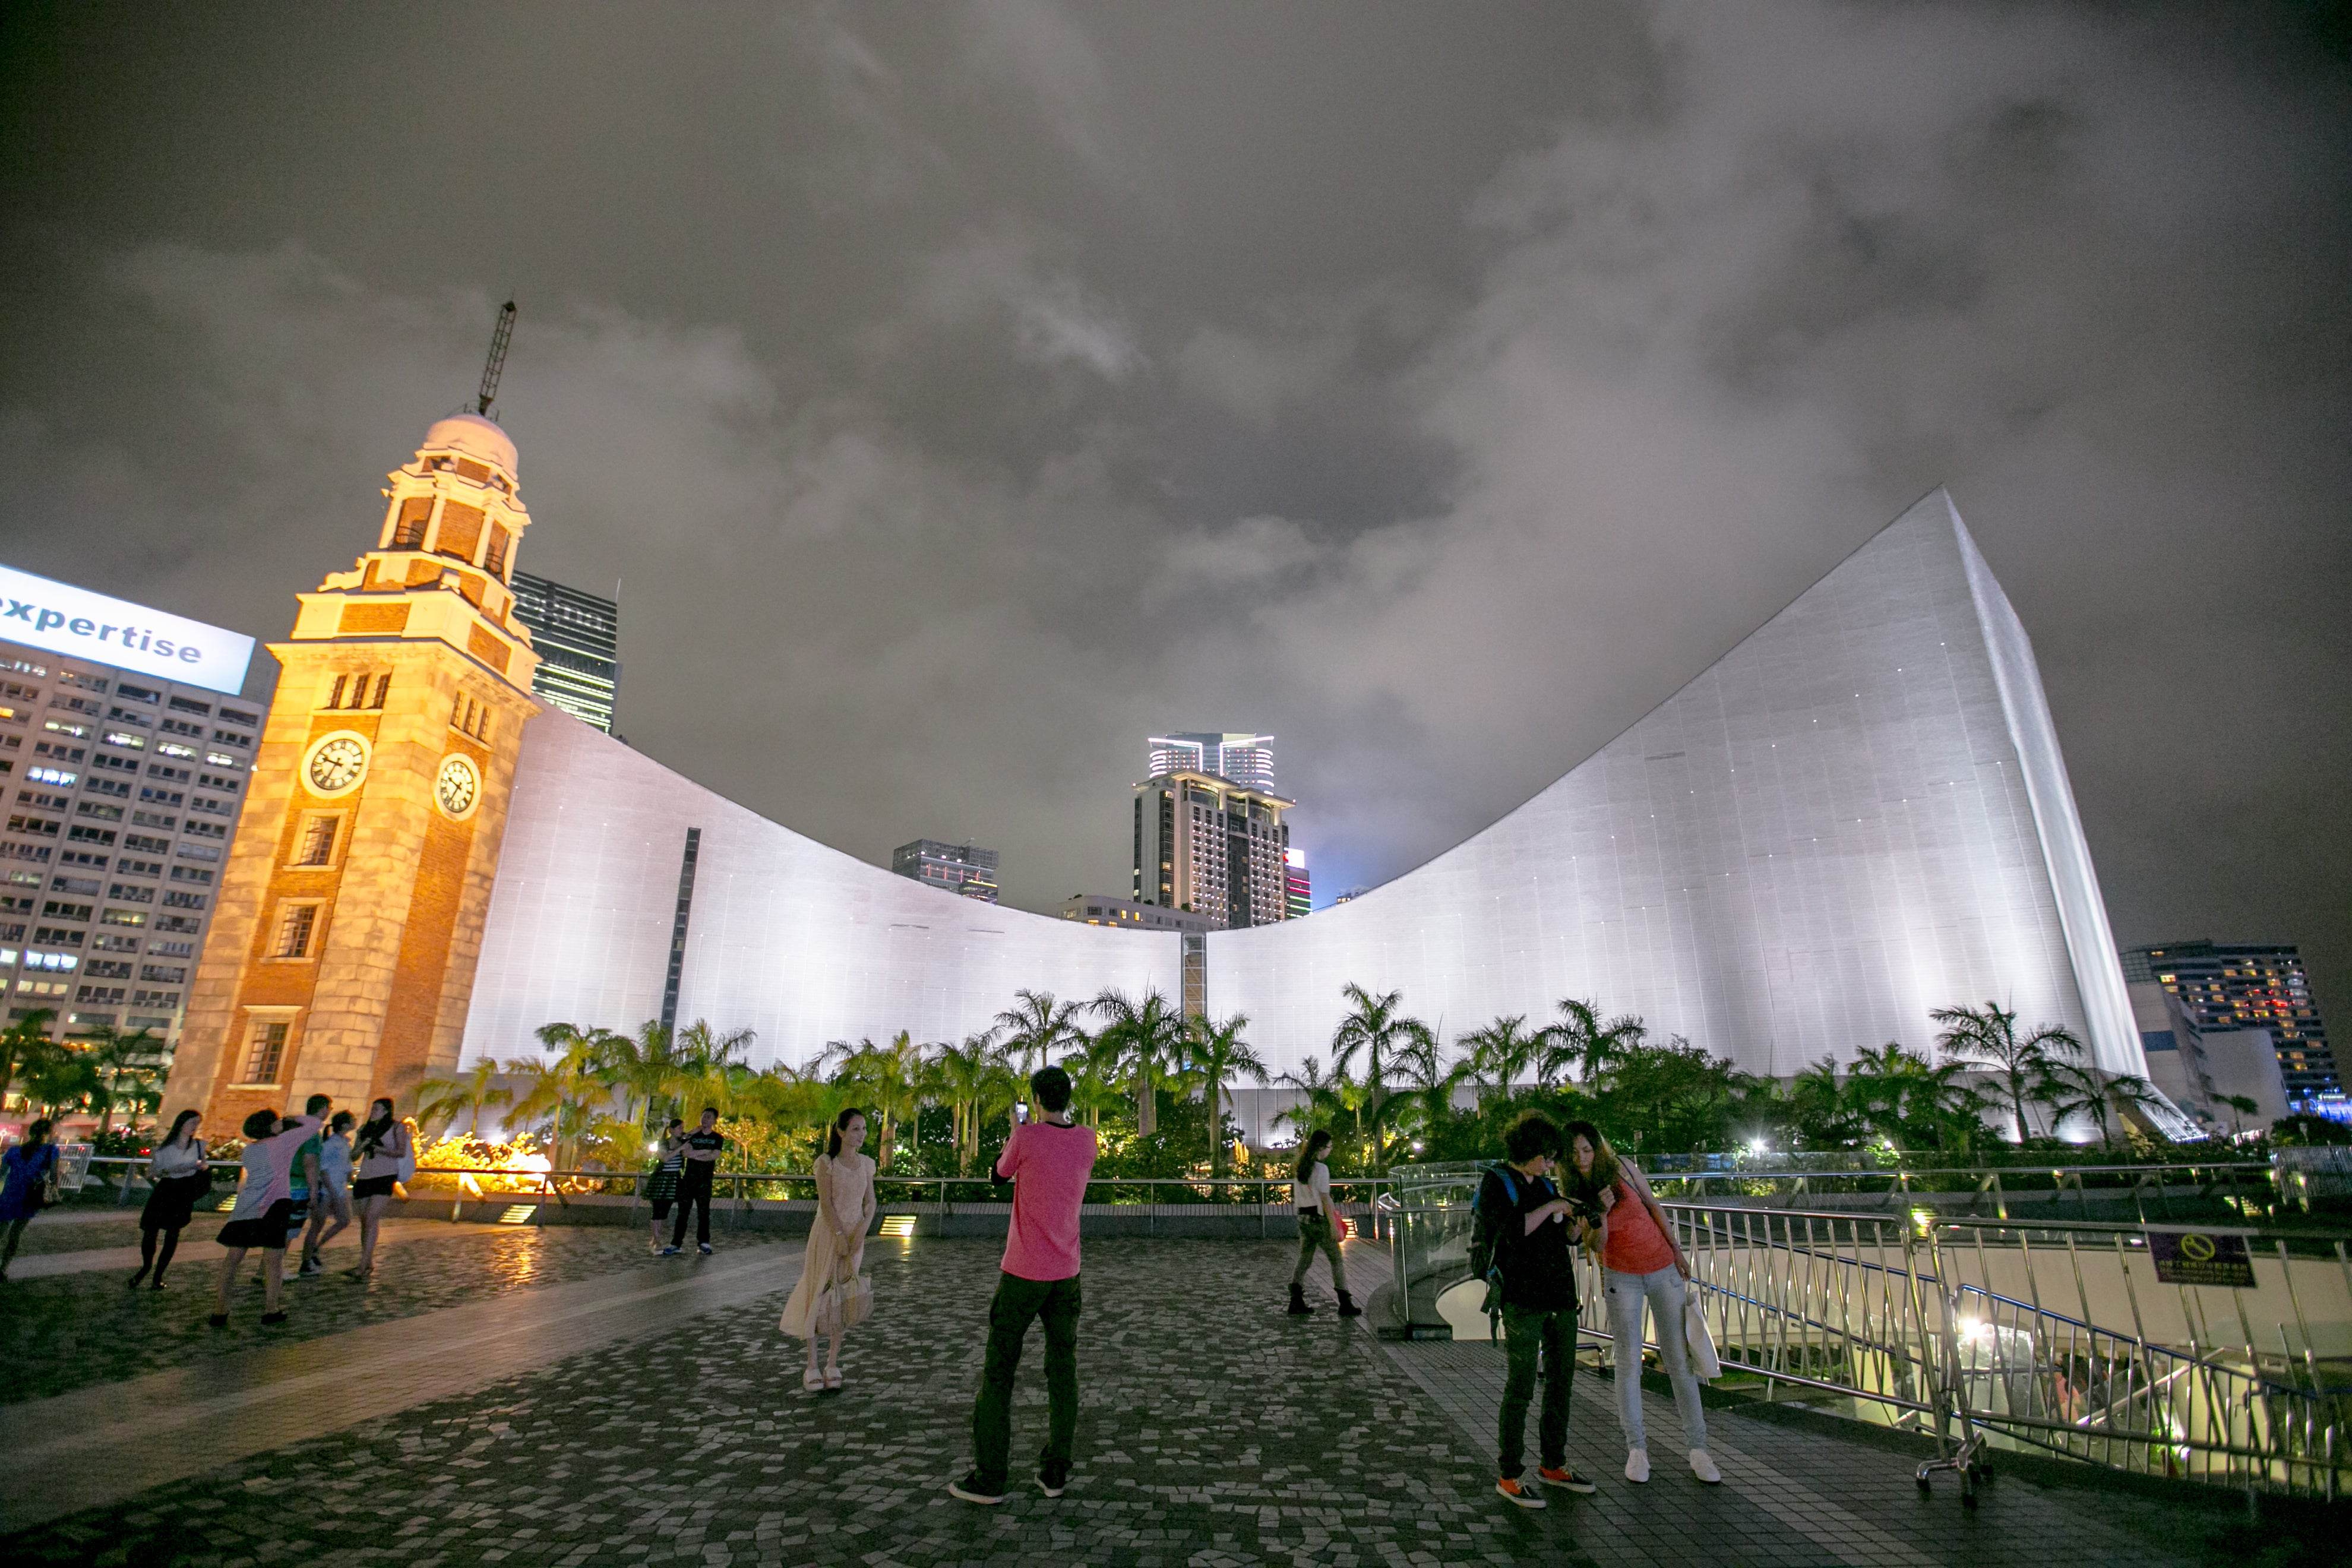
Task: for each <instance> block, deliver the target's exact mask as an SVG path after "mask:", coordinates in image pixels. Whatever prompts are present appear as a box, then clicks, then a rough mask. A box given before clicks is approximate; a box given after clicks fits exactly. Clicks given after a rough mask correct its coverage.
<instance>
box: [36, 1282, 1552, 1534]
mask: <svg viewBox="0 0 2352 1568" xmlns="http://www.w3.org/2000/svg"><path fill="white" fill-rule="evenodd" d="M998 1251H999V1249H998V1247H996V1246H995V1245H993V1244H990V1243H985V1242H952V1241H933V1240H925V1241H920V1242H917V1243H913V1244H910V1245H907V1246H903V1247H902V1246H901V1245H900V1244H897V1243H889V1242H879V1241H877V1242H876V1243H873V1244H870V1245H869V1247H868V1251H867V1255H866V1256H867V1259H868V1264H869V1268H870V1271H871V1272H872V1274H873V1276H874V1279H875V1286H876V1291H877V1297H878V1299H879V1308H878V1310H877V1318H876V1320H875V1321H874V1322H873V1323H872V1324H870V1325H868V1326H867V1328H866V1330H864V1331H860V1332H859V1333H858V1334H857V1335H856V1336H854V1337H853V1339H852V1341H851V1347H850V1351H849V1354H848V1356H847V1358H846V1363H845V1364H846V1365H847V1367H848V1370H849V1372H850V1376H851V1382H850V1385H849V1387H848V1389H847V1390H846V1391H845V1393H844V1394H841V1395H838V1396H833V1397H827V1398H823V1399H813V1398H810V1397H808V1396H807V1395H804V1394H802V1393H801V1392H800V1389H799V1377H798V1374H799V1352H798V1350H797V1347H795V1346H793V1345H791V1344H788V1343H787V1342H784V1341H782V1338H781V1336H780V1335H779V1334H778V1333H777V1331H776V1329H775V1314H776V1311H777V1310H778V1308H779V1307H780V1306H781V1301H780V1300H775V1299H770V1300H766V1301H763V1302H761V1303H760V1304H758V1305H756V1306H753V1307H751V1308H747V1309H744V1310H737V1311H730V1312H724V1313H718V1314H712V1315H710V1316H708V1317H705V1318H702V1319H699V1320H696V1321H692V1322H689V1323H688V1324H685V1325H682V1326H681V1329H680V1331H678V1332H677V1334H675V1335H671V1336H668V1337H666V1338H659V1339H655V1340H650V1341H639V1342H633V1343H630V1344H626V1345H622V1346H617V1347H614V1348H611V1349H608V1350H605V1351H600V1352H593V1353H589V1354H585V1355H582V1356H578V1357H575V1358H573V1359H572V1360H570V1361H567V1362H565V1363H562V1365H561V1366H559V1367H557V1368H554V1369H552V1370H550V1371H547V1372H543V1373H538V1374H535V1375H532V1376H528V1377H523V1378H519V1379H514V1380H510V1381H509V1382H508V1383H505V1384H499V1386H497V1387H495V1388H493V1389H490V1390H488V1391H486V1392H485V1393H484V1394H481V1395H480V1396H478V1397H475V1398H469V1399H464V1400H453V1401H447V1402H445V1403H443V1404H440V1405H430V1406H426V1407H424V1408H421V1409H418V1410H415V1411H411V1412H408V1413H405V1414H404V1415H400V1416H398V1417H396V1418H394V1419H391V1420H387V1421H380V1422H376V1423H373V1424H371V1425H369V1426H364V1427H361V1428H357V1429H354V1430H352V1431H350V1432H346V1433H343V1434H341V1435H339V1436H333V1437H330V1438H325V1439H321V1440H319V1441H316V1442H313V1443H310V1444H306V1445H303V1446H301V1447H299V1449H297V1450H296V1451H294V1452H293V1453H290V1454H279V1455H273V1456H267V1457H264V1458H257V1459H254V1460H250V1461H247V1462H244V1463H241V1464H238V1465H236V1466H233V1467H231V1468H227V1469H226V1470H224V1471H221V1472H219V1473H216V1474H215V1475H212V1476H208V1477H205V1478H204V1479H201V1480H196V1481H190V1482H184V1483H180V1484H176V1485H173V1486H170V1487H164V1488H159V1489H155V1490H154V1491H152V1492H150V1493H147V1494H145V1495H144V1496H143V1497H142V1498H141V1499H139V1500H136V1501H135V1502H134V1503H133V1504H131V1505H130V1506H127V1507H124V1508H121V1509H116V1510H93V1511H92V1513H90V1514H87V1515H82V1516H79V1517H77V1518H75V1519H72V1520H68V1521H60V1522H59V1523H57V1524H53V1525H50V1526H46V1527H43V1528H42V1529H40V1530H37V1531H31V1532H28V1534H27V1536H26V1538H23V1539H20V1540H17V1541H15V1542H0V1552H5V1554H6V1555H8V1556H10V1557H11V1558H12V1559H13V1560H15V1561H17V1562H25V1563H66V1562H71V1563H110V1562H123V1563H132V1562H137V1563H147V1562H175V1563H191V1564H215V1563H216V1564H221V1565H222V1568H228V1565H231V1564H238V1563H274V1562H281V1561H282V1562H289V1563H291V1562H303V1561H315V1560H318V1559H319V1558H320V1557H322V1556H325V1555H327V1554H330V1553H333V1554H338V1555H341V1554H343V1553H345V1552H350V1551H352V1550H353V1549H354V1548H355V1547H357V1548H358V1549H360V1550H362V1551H363V1552H364V1551H367V1550H368V1549H370V1548H373V1550H374V1551H375V1552H378V1553H381V1554H383V1555H384V1556H386V1557H387V1558H390V1559H393V1560H396V1561H398V1562H400V1563H404V1564H407V1565H409V1568H427V1565H431V1564H439V1563H488V1562H500V1563H548V1564H571V1563H591V1562H599V1563H603V1562H610V1563H628V1564H635V1563H677V1562H685V1561H692V1562H696V1563H705V1564H709V1565H711V1568H723V1565H726V1564H732V1563H843V1564H846V1563H859V1564H874V1565H877V1568H880V1565H882V1564H893V1563H897V1564H907V1565H908V1568H933V1565H943V1564H951V1563H952V1564H961V1563H1013V1562H1015V1561H1036V1560H1039V1559H1040V1558H1049V1559H1052V1560H1055V1561H1059V1562H1069V1563H1081V1562H1082V1563H1102V1564H1111V1565H1118V1568H1162V1565H1167V1568H1175V1565H1197V1568H1214V1565H1222V1564H1226V1563H1259V1562H1278V1563H1299V1564H1305V1563H1318V1564H1319V1563H1328V1564H1334V1565H1338V1568H1345V1565H1351V1564H1356V1563H1397V1564H1429V1565H1431V1568H1437V1565H1441V1564H1451V1563H1462V1564H1481V1565H1484V1564H1496V1565H1501V1564H1513V1565H1517V1564H1527V1565H1529V1568H1533V1565H1534V1564H1537V1563H1546V1564H1559V1563H1569V1564H1573V1563H1584V1562H1587V1561H1589V1560H1588V1559H1586V1558H1585V1557H1584V1556H1583V1555H1582V1553H1580V1552H1578V1551H1577V1550H1576V1548H1575V1545H1574V1541H1573V1532H1572V1530H1570V1528H1569V1526H1570V1523H1571V1521H1570V1516H1569V1515H1568V1514H1567V1513H1566V1512H1564V1511H1563V1512H1562V1513H1560V1514H1557V1515H1553V1516H1549V1517H1545V1516H1531V1515H1526V1514H1522V1513H1520V1512H1518V1511H1517V1510H1509V1509H1507V1508H1502V1507H1499V1506H1498V1503H1499V1500H1497V1499H1496V1498H1495V1496H1494V1494H1493V1492H1492V1490H1491V1487H1492V1484H1493V1483H1492V1479H1491V1477H1490V1476H1489V1475H1488V1473H1487V1470H1486V1465H1485V1464H1484V1463H1482V1462H1481V1460H1480V1459H1479V1458H1478V1457H1477V1456H1475V1454H1473V1453H1471V1452H1470V1451H1468V1450H1467V1449H1466V1447H1465V1445H1464V1444H1463V1443H1462V1442H1461V1440H1460V1437H1459V1435H1458V1434H1457V1433H1456V1432H1455V1430H1454V1427H1453V1426H1452V1424H1451V1422H1450V1421H1449V1419H1448V1418H1447V1416H1446V1415H1445V1414H1444V1412H1443V1411H1442V1410H1440V1409H1438V1408H1437V1407H1436V1406H1435V1405H1433V1403H1432V1402H1431V1401H1430V1400H1429V1399H1428V1398H1427V1396H1426V1395H1425V1394H1423V1391H1422V1390H1421V1388H1420V1387H1419V1386H1418V1384H1415V1383H1414V1382H1413V1380H1412V1378H1411V1377H1410V1376H1408V1375H1407V1374H1406V1373H1404V1372H1403V1370H1402V1368H1400V1367H1399V1366H1397V1364H1396V1363H1394V1362H1392V1361H1391V1360H1390V1359H1389V1358H1388V1357H1387V1356H1386V1355H1384V1354H1382V1353H1381V1350H1380V1348H1379V1346H1378V1344H1377V1342H1374V1341H1373V1339H1372V1337H1371V1336H1370V1333H1369V1332H1367V1331H1364V1330H1362V1329H1361V1328H1360V1327H1357V1326H1350V1325H1345V1324H1342V1323H1340V1322H1339V1321H1337V1320H1336V1319H1334V1318H1332V1317H1330V1316H1329V1315H1328V1314H1325V1315H1322V1316H1318V1317H1317V1318H1315V1319H1312V1320H1309V1321H1305V1322H1297V1321H1291V1320H1288V1319H1286V1318H1285V1317H1283V1316H1282V1312H1281V1307H1282V1283H1283V1281H1284V1280H1285V1279H1287V1277H1288V1269H1289V1261H1290V1260H1289V1257H1288V1255H1287V1250H1286V1248H1283V1247H1278V1246H1275V1247H1260V1246H1252V1245H1234V1244H1226V1243H1213V1242H1172V1243H1171V1242H1166V1241H1161V1242H1100V1243H1097V1242H1089V1243H1088V1244H1087V1264H1088V1268H1087V1281H1088V1285H1089V1290H1088V1300H1087V1316H1086V1320H1085V1325H1084V1331H1083V1332H1084V1338H1083V1341H1082V1348H1081V1358H1082V1359H1081V1367H1082V1371H1083V1373H1084V1376H1085V1379H1086V1388H1087V1396H1086V1405H1085V1410H1084V1412H1083V1415H1082V1417H1081V1420H1080V1425H1079V1442H1078V1461H1077V1468H1076V1474H1075V1476H1074V1477H1073V1480H1072V1486H1071V1490H1070V1492H1069V1494H1068V1495H1067V1496H1066V1497H1065V1498H1063V1499H1061V1500H1058V1501H1049V1500H1046V1499H1045V1498H1043V1497H1040V1496H1037V1495H1035V1494H1034V1493H1031V1494H1027V1495H1016V1496H1015V1497H1014V1498H1013V1500H1009V1501H1008V1502H1007V1503H1006V1504H1005V1505H1004V1506H1003V1508H1002V1509H1001V1510H994V1511H982V1510H973V1509H971V1508H970V1507H969V1506H967V1505H965V1504H961V1503H959V1502H956V1501H954V1500H951V1499H950V1498H948V1497H947V1496H946V1495H945V1493H944V1492H943V1490H942V1488H943V1487H944V1485H945V1483H946V1482H947V1481H948V1480H950V1479H952V1478H953V1477H954V1476H955V1475H956V1474H958V1473H961V1469H962V1468H964V1467H965V1466H966V1465H967V1464H968V1462H969V1458H970V1420H971V1393H972V1389H973V1387H974V1385H975V1383H976V1380H977V1376H978V1371H979V1354H980V1348H981V1341H982V1327H983V1318H984V1312H985V1308H986V1303H987V1298H988V1292H989V1290H990V1289H992V1286H993V1282H994V1278H995V1268H996V1262H997V1258H998ZM1037 1354H1038V1350H1037V1348H1036V1347H1034V1346H1033V1350H1032V1359H1031V1360H1030V1361H1029V1362H1027V1363H1024V1373H1027V1374H1028V1375H1026V1376H1024V1380H1023V1385H1022V1393H1021V1401H1020V1408H1019V1412H1018V1426H1017V1427H1016V1434H1015V1442H1016V1452H1017V1453H1018V1454H1020V1455H1022V1456H1024V1457H1025V1456H1027V1455H1030V1454H1034V1449H1035V1446H1036V1444H1037V1443H1038V1442H1039V1441H1040V1440H1041V1439H1042V1437H1043V1428H1044V1419H1045V1409H1044V1395H1043V1391H1042V1378H1041V1377H1040V1376H1039V1375H1038V1373H1039V1372H1040V1369H1039V1368H1038V1367H1037V1366H1036V1364H1035V1357H1036V1355H1037ZM1024 1474H1025V1472H1024Z"/></svg>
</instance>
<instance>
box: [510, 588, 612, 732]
mask: <svg viewBox="0 0 2352 1568" xmlns="http://www.w3.org/2000/svg"><path fill="white" fill-rule="evenodd" d="M514 618H515V619H516V620H518V621H520V622H521V623H522V624H523V625H524V626H528V627H530V646H531V651H532V652H534V653H536V654H538V655H539V668H538V669H536V670H534V671H533V672H532V673H531V678H530V690H531V695H532V696H534V697H538V698H541V699H543V700H546V701H547V702H549V703H551V704H552V705H553V706H555V707H557V708H561V709H562V710H564V711H565V712H566V713H569V714H571V715H572V717H573V718H574V719H577V720H580V721H582V722H583V723H588V724H593V725H595V726H596V728H598V729H599V730H602V731H604V732H605V733H606V734H608V735H609V734H611V733H612V732H613V701H614V698H615V697H616V696H617V695H618V694H619V691H620V685H621V607H620V605H617V604H615V603H614V602H613V601H612V600H610V599H600V598H598V597H597V596H596V595H593V594H583V593H582V592H581V591H580V590H579V589H577V588H567V587H565V586H564V585H563V584H561V583H551V582H549V581H548V580H547V579H546V578H544V577H534V576H532V575H531V574H530V573H528V572H518V573H516V574H514Z"/></svg>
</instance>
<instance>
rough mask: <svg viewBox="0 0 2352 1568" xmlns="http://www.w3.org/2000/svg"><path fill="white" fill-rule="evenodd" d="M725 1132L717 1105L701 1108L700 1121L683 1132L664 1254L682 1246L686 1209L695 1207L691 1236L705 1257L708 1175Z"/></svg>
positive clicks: (707, 1246)
mask: <svg viewBox="0 0 2352 1568" xmlns="http://www.w3.org/2000/svg"><path fill="white" fill-rule="evenodd" d="M726 1147H727V1135H726V1134H725V1133H723V1132H721V1131H719V1108H718V1107H717V1106H715V1105H707V1106H704V1107H703V1108H702V1125H701V1126H699V1127H697V1128H696V1129H695V1130H694V1131H691V1132H689V1133H688V1134H687V1135H686V1163H685V1164H684V1165H683V1166H682V1167H680V1168H679V1171H678V1173H677V1221H676V1222H675V1223H674V1224H673V1225H672V1226H671V1227H670V1233H669V1246H667V1247H665V1248H663V1249H662V1256H663V1257H664V1258H675V1257H677V1254H678V1253H679V1252H680V1251H682V1250H683V1249H684V1248H685V1247H686V1213H687V1210H688V1209H692V1210H694V1211H695V1222H694V1240H695V1245H696V1246H698V1247H701V1249H702V1252H703V1255H704V1256H705V1257H708V1256H709V1253H710V1178H711V1177H712V1176H713V1175H714V1174H715V1173H717V1172H718V1170H719V1151H720V1150H721V1149H724V1148H726Z"/></svg>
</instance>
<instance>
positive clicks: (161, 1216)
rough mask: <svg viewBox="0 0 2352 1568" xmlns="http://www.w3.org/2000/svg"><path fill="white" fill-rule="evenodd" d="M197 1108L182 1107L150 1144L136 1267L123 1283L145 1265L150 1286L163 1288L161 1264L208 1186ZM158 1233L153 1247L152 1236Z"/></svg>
mask: <svg viewBox="0 0 2352 1568" xmlns="http://www.w3.org/2000/svg"><path fill="white" fill-rule="evenodd" d="M198 1120H199V1113H198V1112H196V1111H194V1110H183V1111H182V1112H180V1114H179V1115H178V1116H177V1117H175V1118H173V1121H172V1135H171V1136H170V1137H168V1138H166V1139H164V1140H163V1142H161V1143H159V1144H157V1145H156V1146H155V1152H154V1154H153V1155H152V1157H151V1158H150V1159H149V1160H148V1162H147V1206H146V1207H145V1208H143V1209H142V1210H140V1211H139V1272H138V1273H136V1274H133V1275H132V1276H131V1279H130V1280H129V1284H130V1287H131V1289H133V1290H136V1289H139V1282H140V1281H141V1280H142V1279H146V1278H147V1271H148V1270H149V1269H151V1268H152V1269H153V1270H154V1272H155V1285H154V1288H155V1289H158V1290H161V1289H163V1270H165V1269H166V1268H170V1267H172V1255H173V1253H175V1252H177V1251H179V1249H180V1232H181V1231H182V1230H184V1229H185V1228H186V1227H187V1224H188V1216H189V1215H192V1214H194V1212H195V1207H196V1203H197V1201H198V1200H199V1199H201V1198H203V1197H205V1195H206V1194H209V1193H210V1192H211V1191H212V1190H213V1173H212V1172H211V1171H210V1170H208V1169H207V1168H206V1167H205V1141H204V1140H203V1139H201V1138H199V1137H197V1136H196V1123H197V1121H198ZM158 1236H161V1237H163V1246H162V1247H161V1248H160V1249H158V1247H157V1246H156V1239H155V1238H156V1237H158Z"/></svg>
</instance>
